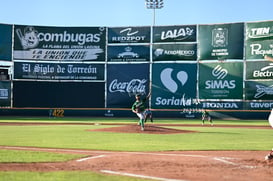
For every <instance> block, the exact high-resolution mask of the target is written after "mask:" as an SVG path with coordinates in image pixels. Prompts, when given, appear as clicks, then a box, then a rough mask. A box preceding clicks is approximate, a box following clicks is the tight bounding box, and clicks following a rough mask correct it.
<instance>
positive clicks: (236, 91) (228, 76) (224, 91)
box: [198, 62, 243, 99]
mask: <svg viewBox="0 0 273 181" xmlns="http://www.w3.org/2000/svg"><path fill="white" fill-rule="evenodd" d="M198 85H199V97H200V99H243V62H236V63H234V62H225V63H201V64H200V66H199V84H198Z"/></svg>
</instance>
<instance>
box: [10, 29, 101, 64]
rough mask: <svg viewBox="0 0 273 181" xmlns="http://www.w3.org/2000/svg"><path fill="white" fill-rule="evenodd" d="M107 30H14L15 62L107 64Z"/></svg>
mask: <svg viewBox="0 0 273 181" xmlns="http://www.w3.org/2000/svg"><path fill="white" fill-rule="evenodd" d="M105 36H106V30H105V27H42V26H21V25H15V27H14V52H13V57H14V59H15V60H46V61H54V60H55V61H105V38H106V37H105Z"/></svg>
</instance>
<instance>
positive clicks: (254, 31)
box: [246, 21, 273, 59]
mask: <svg viewBox="0 0 273 181" xmlns="http://www.w3.org/2000/svg"><path fill="white" fill-rule="evenodd" d="M265 55H268V56H271V57H273V21H264V22H255V23H246V59H263V58H264V56H265Z"/></svg>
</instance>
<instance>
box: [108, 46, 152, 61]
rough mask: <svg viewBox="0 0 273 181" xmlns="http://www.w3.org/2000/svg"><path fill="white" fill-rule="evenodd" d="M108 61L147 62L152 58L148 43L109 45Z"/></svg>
mask: <svg viewBox="0 0 273 181" xmlns="http://www.w3.org/2000/svg"><path fill="white" fill-rule="evenodd" d="M107 52H108V53H107V56H108V57H107V61H108V62H136V61H141V62H147V61H149V60H150V47H149V46H148V45H127V46H108V48H107Z"/></svg>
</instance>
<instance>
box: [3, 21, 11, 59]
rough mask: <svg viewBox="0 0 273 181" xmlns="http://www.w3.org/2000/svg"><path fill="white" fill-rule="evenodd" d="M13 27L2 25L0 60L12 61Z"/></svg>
mask: <svg viewBox="0 0 273 181" xmlns="http://www.w3.org/2000/svg"><path fill="white" fill-rule="evenodd" d="M11 52H12V26H11V25H5V24H0V60H9V61H11V54H12V53H11Z"/></svg>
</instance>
